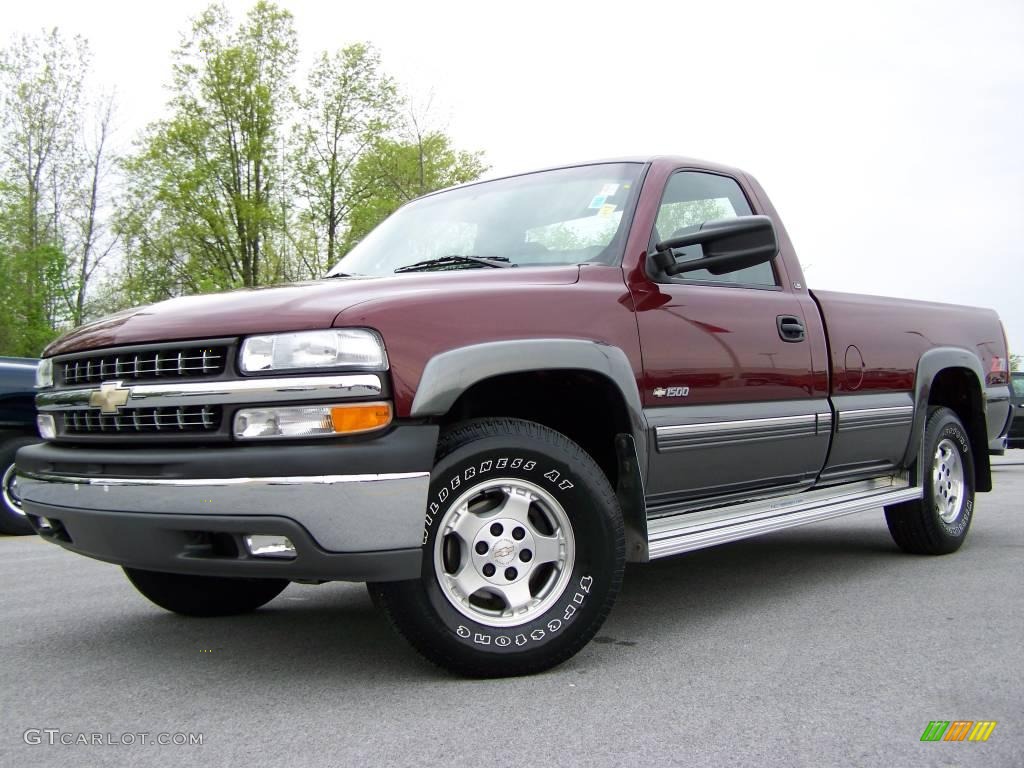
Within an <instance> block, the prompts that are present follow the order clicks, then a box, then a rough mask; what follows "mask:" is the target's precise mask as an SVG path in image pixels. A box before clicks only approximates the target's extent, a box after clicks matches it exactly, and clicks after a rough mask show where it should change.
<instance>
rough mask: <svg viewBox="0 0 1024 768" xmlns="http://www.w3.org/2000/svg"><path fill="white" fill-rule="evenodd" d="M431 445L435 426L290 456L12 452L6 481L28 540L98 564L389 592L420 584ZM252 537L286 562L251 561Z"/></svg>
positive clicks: (52, 448)
mask: <svg viewBox="0 0 1024 768" xmlns="http://www.w3.org/2000/svg"><path fill="white" fill-rule="evenodd" d="M436 441H437V427H435V426H426V425H408V426H401V427H398V428H396V429H392V430H390V431H389V432H387V433H385V434H382V435H379V436H375V437H371V438H366V439H363V440H349V441H319V442H316V443H315V444H309V443H307V444H305V445H289V446H283V445H281V444H277V445H264V446H244V447H243V446H229V447H215V446H207V447H201V448H191V449H185V448H177V447H175V448H170V449H163V448H137V449H130V450H125V449H119V448H107V447H104V448H100V449H94V448H91V447H83V446H61V445H58V444H53V443H43V444H39V445H34V446H29V447H27V448H24V449H22V450H21V451H19V453H18V457H17V472H18V481H19V491H20V493H21V497H22V504H23V506H24V510H25V513H26V515H27V517H28V519H29V522H31V523H32V524H33V526H34V527H35V529H36V531H37V532H38V533H39V534H40V535H41V536H43V537H44V538H47V539H48V540H50V541H52V542H53V543H55V544H59V545H60V546H63V547H65V548H66V549H69V550H72V551H74V552H78V553H80V554H83V555H87V556H89V557H94V558H96V559H99V560H105V561H107V562H112V563H117V564H119V565H126V566H130V567H135V568H144V569H148V570H157V571H167V572H183V573H197V574H209V575H220V576H250V577H280V578H292V579H299V580H305V579H318V580H334V579H338V580H352V581H364V580H374V581H388V580H400V579H411V578H416V577H418V576H419V568H420V564H421V555H420V552H421V548H422V543H423V520H424V517H423V516H424V512H425V510H426V503H427V492H428V487H429V484H430V472H429V467H430V465H431V464H432V462H433V453H434V448H435V446H436ZM277 473H280V474H277ZM249 475H251V476H249ZM254 534H262V535H278V536H286V537H288V538H289V539H290V540H291V541H292V542H293V544H294V545H295V549H296V556H295V557H294V558H291V559H289V560H274V559H271V558H262V557H259V556H254V555H252V554H251V553H250V552H249V551H248V549H247V547H246V546H245V536H247V535H254Z"/></svg>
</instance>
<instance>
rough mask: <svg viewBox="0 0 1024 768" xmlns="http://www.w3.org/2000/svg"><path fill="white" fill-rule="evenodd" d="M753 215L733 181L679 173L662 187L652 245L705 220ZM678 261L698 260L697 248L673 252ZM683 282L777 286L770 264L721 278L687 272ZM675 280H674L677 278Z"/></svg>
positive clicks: (692, 227) (687, 172)
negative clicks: (663, 190) (663, 191)
mask: <svg viewBox="0 0 1024 768" xmlns="http://www.w3.org/2000/svg"><path fill="white" fill-rule="evenodd" d="M752 213H753V212H752V211H751V210H750V205H749V204H748V203H747V199H746V197H744V196H743V191H742V190H741V189H740V187H739V184H737V183H736V182H735V181H734V180H733V179H730V178H728V177H727V176H716V175H715V174H712V173H698V172H695V171H679V172H677V173H674V174H673V175H672V177H671V178H670V179H669V181H668V184H667V185H666V186H665V194H664V196H663V197H662V199H661V207H660V208H659V209H658V218H657V219H656V220H655V223H654V237H653V240H654V242H657V241H659V240H667V239H668V238H670V237H675V236H676V235H683V234H686V233H687V232H693V231H694V230H696V229H698V228H699V227H700V225H701V224H703V223H704V222H705V221H712V220H714V219H731V218H735V217H737V216H750V215H751V214H752ZM675 254H676V258H677V259H679V260H680V261H689V260H690V259H699V258H701V256H702V255H703V254H702V252H701V247H700V246H699V245H696V246H693V247H691V248H681V249H678V250H676V251H675ZM682 277H684V279H685V280H686V281H687V282H689V281H697V282H715V283H736V284H738V285H777V284H778V283H777V282H776V280H775V271H774V270H773V269H772V265H771V263H770V262H766V263H764V264H758V265H756V266H753V267H748V268H747V269H740V270H737V271H736V272H730V273H728V274H725V275H712V274H711V273H710V272H708V271H707V270H705V269H700V270H697V271H695V272H687V273H685V275H683V276H682ZM677 279H678V278H677Z"/></svg>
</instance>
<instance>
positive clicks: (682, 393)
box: [654, 387, 690, 397]
mask: <svg viewBox="0 0 1024 768" xmlns="http://www.w3.org/2000/svg"><path fill="white" fill-rule="evenodd" d="M689 394H690V388H689V387H657V388H655V390H654V396H655V397H688V396H689Z"/></svg>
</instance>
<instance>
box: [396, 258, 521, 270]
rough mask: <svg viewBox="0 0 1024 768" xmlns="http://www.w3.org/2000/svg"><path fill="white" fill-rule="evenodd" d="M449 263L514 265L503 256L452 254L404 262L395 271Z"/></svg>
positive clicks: (493, 265) (440, 265)
mask: <svg viewBox="0 0 1024 768" xmlns="http://www.w3.org/2000/svg"><path fill="white" fill-rule="evenodd" d="M449 264H482V265H483V266H485V267H502V268H504V267H514V266H516V265H515V264H510V263H509V260H508V258H506V257H505V256H492V257H490V258H486V259H485V258H484V257H483V256H460V255H456V254H453V255H451V256H441V257H440V258H437V259H427V260H426V261H417V262H416V263H415V264H406V265H405V266H404V267H399V268H398V269H396V270H395V272H419V271H421V270H427V269H432V268H433V267H446V266H448V265H449Z"/></svg>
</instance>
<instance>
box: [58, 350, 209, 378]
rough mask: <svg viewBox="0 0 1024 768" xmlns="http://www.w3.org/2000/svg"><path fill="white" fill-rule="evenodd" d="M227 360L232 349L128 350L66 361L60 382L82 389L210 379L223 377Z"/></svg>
mask: <svg viewBox="0 0 1024 768" xmlns="http://www.w3.org/2000/svg"><path fill="white" fill-rule="evenodd" d="M227 359H228V348H227V347H224V346H195V345H193V346H189V347H169V348H160V349H142V350H138V351H134V350H128V351H126V352H118V353H116V354H106V355H93V356H87V357H76V358H74V359H72V360H65V361H63V362H61V363H59V365H60V370H61V378H60V381H61V382H62V383H63V384H64V385H66V386H78V385H82V384H99V383H101V382H104V381H111V380H120V381H140V380H145V379H160V378H206V377H209V376H219V375H220V374H221V373H223V372H224V366H225V364H226V362H227Z"/></svg>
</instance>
